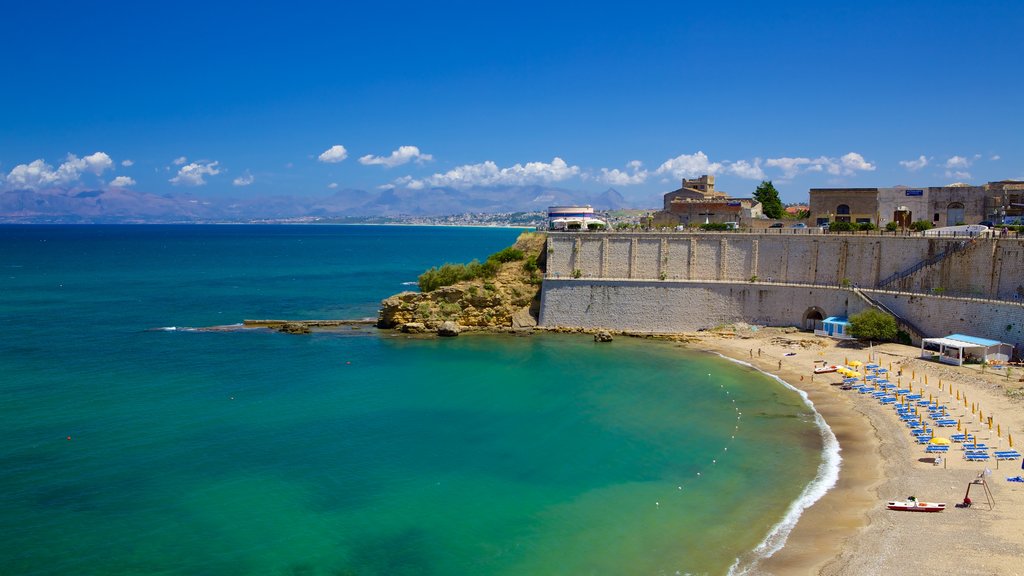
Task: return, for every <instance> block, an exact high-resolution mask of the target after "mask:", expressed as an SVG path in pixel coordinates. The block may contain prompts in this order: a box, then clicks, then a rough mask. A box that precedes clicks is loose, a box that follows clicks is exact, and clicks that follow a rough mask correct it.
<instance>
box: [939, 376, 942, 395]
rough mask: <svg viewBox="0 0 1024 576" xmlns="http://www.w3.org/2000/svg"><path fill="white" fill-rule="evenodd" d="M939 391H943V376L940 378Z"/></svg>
mask: <svg viewBox="0 0 1024 576" xmlns="http://www.w3.org/2000/svg"><path fill="white" fill-rule="evenodd" d="M939 392H942V378H939Z"/></svg>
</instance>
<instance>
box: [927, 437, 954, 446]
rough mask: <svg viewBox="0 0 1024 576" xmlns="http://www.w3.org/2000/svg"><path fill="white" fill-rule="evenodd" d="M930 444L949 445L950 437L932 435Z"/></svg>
mask: <svg viewBox="0 0 1024 576" xmlns="http://www.w3.org/2000/svg"><path fill="white" fill-rule="evenodd" d="M928 443H929V444H937V445H939V446H949V444H950V442H949V438H943V437H942V436H934V435H933V436H932V439H931V440H929V441H928Z"/></svg>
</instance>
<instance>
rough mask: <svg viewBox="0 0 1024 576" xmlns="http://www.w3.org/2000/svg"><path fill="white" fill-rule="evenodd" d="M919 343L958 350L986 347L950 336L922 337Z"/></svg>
mask: <svg viewBox="0 0 1024 576" xmlns="http://www.w3.org/2000/svg"><path fill="white" fill-rule="evenodd" d="M921 344H938V345H939V346H945V347H946V348H956V349H958V350H965V349H967V348H986V346H982V345H981V344H971V343H970V342H964V341H963V340H952V339H950V338H922V339H921Z"/></svg>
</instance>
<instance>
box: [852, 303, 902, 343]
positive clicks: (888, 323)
mask: <svg viewBox="0 0 1024 576" xmlns="http://www.w3.org/2000/svg"><path fill="white" fill-rule="evenodd" d="M899 331H900V329H899V326H897V325H896V319H895V318H893V317H892V316H890V315H888V314H886V313H885V312H882V311H880V310H875V309H874V308H869V309H867V310H865V311H863V312H858V313H857V314H854V315H853V316H850V330H849V332H850V336H853V337H854V338H857V339H860V340H884V341H890V342H891V341H893V340H896V337H897V336H898V335H899Z"/></svg>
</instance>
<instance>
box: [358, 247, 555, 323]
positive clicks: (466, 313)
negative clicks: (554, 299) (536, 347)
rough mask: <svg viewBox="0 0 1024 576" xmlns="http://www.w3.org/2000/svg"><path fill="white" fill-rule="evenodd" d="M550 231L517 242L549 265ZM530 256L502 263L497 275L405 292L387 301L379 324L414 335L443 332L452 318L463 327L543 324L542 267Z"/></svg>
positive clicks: (527, 253) (539, 261)
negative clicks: (540, 313) (535, 265)
mask: <svg viewBox="0 0 1024 576" xmlns="http://www.w3.org/2000/svg"><path fill="white" fill-rule="evenodd" d="M545 240H546V235H544V234H541V233H536V232H524V233H523V234H521V235H520V236H519V238H518V239H517V240H516V243H515V245H514V247H515V248H518V249H519V250H522V252H523V254H524V255H525V257H526V259H529V258H530V257H531V256H532V257H533V259H532V261H533V262H537V263H538V265H539V266H543V261H544V256H545V254H544V245H545ZM526 259H524V260H514V261H511V262H505V263H503V264H501V266H500V268H499V269H498V271H497V274H495V275H494V276H493V277H490V278H477V279H474V280H467V281H465V282H459V283H457V284H454V285H451V286H444V287H442V288H438V289H436V290H433V291H431V292H426V293H423V292H402V293H400V294H396V295H394V296H391V297H390V298H387V299H385V300H384V301H383V302H381V307H380V312H379V314H378V317H377V327H378V328H393V329H397V330H400V331H402V332H408V333H411V334H418V333H426V332H437V331H438V329H439V328H441V326H442V325H443V324H445V323H447V322H451V323H453V324H454V326H456V327H457V328H458V329H468V330H511V329H518V328H532V327H534V326H536V325H537V312H538V310H539V298H540V282H541V277H542V274H543V273H542V271H541V270H540V269H537V268H533V269H531V267H530V266H527V265H525V262H526Z"/></svg>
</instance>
